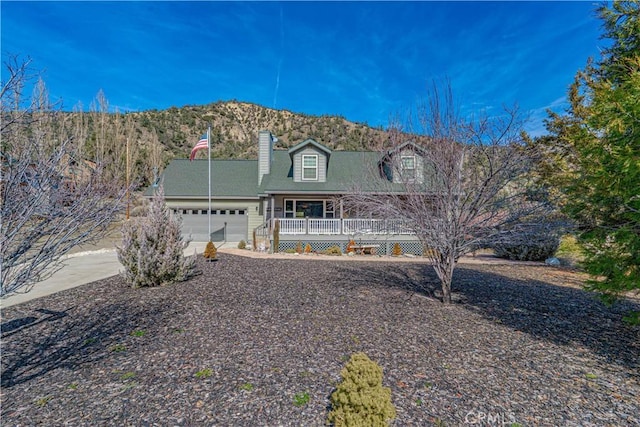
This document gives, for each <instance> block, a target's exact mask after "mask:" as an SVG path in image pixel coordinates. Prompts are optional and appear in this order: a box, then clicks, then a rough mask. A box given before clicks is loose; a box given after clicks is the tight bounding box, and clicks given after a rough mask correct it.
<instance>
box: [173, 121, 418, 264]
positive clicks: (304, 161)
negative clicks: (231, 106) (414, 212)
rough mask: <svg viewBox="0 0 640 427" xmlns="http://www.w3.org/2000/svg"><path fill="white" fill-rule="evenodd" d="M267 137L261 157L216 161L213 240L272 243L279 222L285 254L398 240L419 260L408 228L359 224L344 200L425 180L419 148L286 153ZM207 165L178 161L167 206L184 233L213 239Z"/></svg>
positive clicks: (311, 146)
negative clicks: (305, 247) (300, 246)
mask: <svg viewBox="0 0 640 427" xmlns="http://www.w3.org/2000/svg"><path fill="white" fill-rule="evenodd" d="M275 140H276V139H275V138H274V137H273V135H271V133H270V132H268V131H260V132H259V134H258V159H256V160H218V159H212V160H211V204H212V207H211V224H212V225H211V230H212V235H213V240H214V241H222V240H224V241H229V242H237V241H240V240H245V241H253V238H254V235H256V236H257V237H256V239H257V240H260V239H261V238H262V239H266V240H268V241H269V242H267V243H265V245H266V246H269V244H270V243H272V237H273V229H274V226H275V219H278V220H279V228H280V250H285V249H293V248H294V247H295V245H296V243H297V242H299V241H300V242H303V243H305V244H306V243H310V244H311V246H312V248H313V250H316V251H320V250H324V249H326V248H328V247H329V246H332V245H336V244H337V245H340V246H342V249H343V250H344V249H345V246H346V244H347V243H348V241H349V240H350V239H354V240H356V241H357V242H359V243H362V244H371V245H379V247H380V250H379V252H383V253H389V252H390V250H391V247H392V245H393V244H395V243H396V242H398V243H400V244H401V247H402V248H403V251H404V252H405V253H415V254H422V247H421V245H420V243H419V242H418V241H417V239H416V238H415V236H414V235H413V233H412V232H411V230H410V228H409V227H407V226H406V224H403V223H402V221H400V220H397V219H393V218H360V217H359V216H358V212H355V211H353V210H352V209H350V207H349V206H345V205H344V204H343V202H342V201H341V197H342V196H344V195H346V194H349V193H350V192H352V191H353V190H354V188H356V187H358V188H360V189H361V190H362V191H380V189H381V188H383V187H382V186H381V184H384V188H385V191H400V192H401V191H403V188H404V187H403V185H402V183H401V180H400V176H402V177H403V179H407V178H408V179H411V180H416V181H420V180H422V179H423V178H422V177H423V176H425V174H424V169H425V168H424V161H423V159H422V156H421V155H420V154H421V152H420V149H419V148H417V147H416V146H415V145H413V144H412V143H405V144H403V145H401V146H400V147H398V148H396V149H395V150H394V151H392V152H388V153H386V154H385V155H382V156H381V154H380V153H379V152H374V151H363V152H353V151H337V150H335V151H334V150H330V149H329V148H327V147H325V146H324V145H322V144H319V143H318V142H316V141H314V140H313V139H306V140H304V141H302V142H300V143H299V144H297V145H295V146H293V147H291V148H289V149H288V150H275V149H274V148H273V143H274V142H275ZM207 176H208V162H207V160H206V159H202V160H198V159H196V160H194V161H192V162H190V161H189V160H187V159H176V160H173V161H172V162H171V163H170V164H169V165H168V166H167V168H166V169H165V170H164V173H163V175H162V177H161V180H162V183H163V186H164V193H165V199H166V203H167V206H168V207H169V208H170V209H171V210H172V212H173V213H174V214H177V215H180V216H181V218H182V221H183V224H182V227H183V233H184V234H185V235H191V237H192V238H193V240H195V241H207V240H209V236H208V235H207V234H208V215H207V214H208V186H207Z"/></svg>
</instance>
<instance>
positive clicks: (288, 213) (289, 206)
mask: <svg viewBox="0 0 640 427" xmlns="http://www.w3.org/2000/svg"><path fill="white" fill-rule="evenodd" d="M294 216H295V209H294V206H293V200H285V201H284V217H285V218H293V217H294Z"/></svg>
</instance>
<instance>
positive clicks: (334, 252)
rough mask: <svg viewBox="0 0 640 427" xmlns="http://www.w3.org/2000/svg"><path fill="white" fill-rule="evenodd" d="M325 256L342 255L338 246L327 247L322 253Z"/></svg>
mask: <svg viewBox="0 0 640 427" xmlns="http://www.w3.org/2000/svg"><path fill="white" fill-rule="evenodd" d="M323 253H324V254H325V255H338V256H340V255H342V249H340V246H338V245H333V246H329V247H328V248H327V250H326V251H324V252H323Z"/></svg>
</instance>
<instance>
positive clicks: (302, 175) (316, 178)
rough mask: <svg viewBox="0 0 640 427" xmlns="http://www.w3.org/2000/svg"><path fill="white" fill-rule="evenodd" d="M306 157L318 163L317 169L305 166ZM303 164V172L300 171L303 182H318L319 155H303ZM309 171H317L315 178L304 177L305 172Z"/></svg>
mask: <svg viewBox="0 0 640 427" xmlns="http://www.w3.org/2000/svg"><path fill="white" fill-rule="evenodd" d="M305 157H311V158H314V159H315V161H316V165H315V167H311V166H305V165H304V159H305ZM301 161H302V163H301V167H302V169H301V171H300V178H301V180H302V181H317V180H318V163H319V162H318V155H317V154H303V155H302V159H301ZM307 169H313V170H315V172H316V174H315V178H305V177H304V171H305V170H307Z"/></svg>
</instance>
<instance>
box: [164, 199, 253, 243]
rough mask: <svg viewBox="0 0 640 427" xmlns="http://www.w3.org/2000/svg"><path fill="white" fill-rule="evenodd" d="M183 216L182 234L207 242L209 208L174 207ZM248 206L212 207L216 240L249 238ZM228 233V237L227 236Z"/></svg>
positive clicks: (212, 227) (213, 231)
mask: <svg viewBox="0 0 640 427" xmlns="http://www.w3.org/2000/svg"><path fill="white" fill-rule="evenodd" d="M173 212H174V214H177V215H179V216H180V217H181V218H182V234H183V235H184V236H185V237H188V236H189V235H191V239H192V240H193V241H194V242H207V241H209V237H208V236H207V233H208V229H209V219H208V215H207V209H173ZM248 223H249V221H248V216H247V208H246V207H244V208H238V209H215V208H212V209H211V234H212V239H211V240H212V241H214V242H223V241H227V242H239V241H240V240H245V241H246V240H247V230H248ZM225 234H226V238H225Z"/></svg>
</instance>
